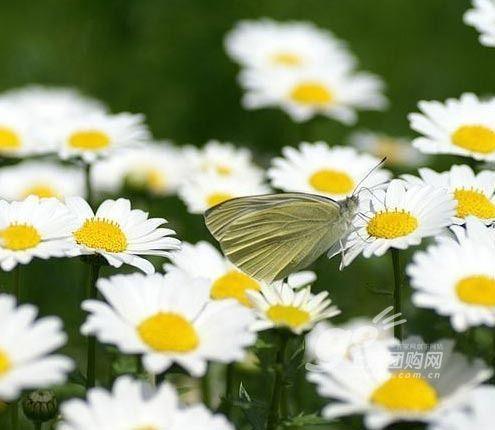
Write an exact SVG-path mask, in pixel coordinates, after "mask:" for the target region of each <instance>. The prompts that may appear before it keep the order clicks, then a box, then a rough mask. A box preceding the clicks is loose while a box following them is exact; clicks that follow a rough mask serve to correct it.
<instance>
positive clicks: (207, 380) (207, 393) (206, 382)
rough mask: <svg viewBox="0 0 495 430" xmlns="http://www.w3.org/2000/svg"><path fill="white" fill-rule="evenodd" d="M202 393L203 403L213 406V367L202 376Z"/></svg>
mask: <svg viewBox="0 0 495 430" xmlns="http://www.w3.org/2000/svg"><path fill="white" fill-rule="evenodd" d="M201 394H202V397H203V403H204V404H205V406H206V407H207V408H210V407H211V369H207V370H206V373H205V374H204V376H203V377H202V378H201Z"/></svg>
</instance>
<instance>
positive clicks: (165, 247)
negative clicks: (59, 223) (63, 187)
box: [66, 197, 180, 273]
mask: <svg viewBox="0 0 495 430" xmlns="http://www.w3.org/2000/svg"><path fill="white" fill-rule="evenodd" d="M66 204H67V206H68V207H69V209H70V210H71V212H72V213H73V215H74V216H75V218H76V222H75V227H74V228H73V229H72V231H71V233H72V240H73V243H74V249H73V250H72V251H71V254H72V255H73V256H75V255H91V254H100V255H101V256H103V257H104V258H105V259H106V260H107V261H108V264H110V265H111V266H114V267H120V266H122V264H124V263H125V264H130V265H131V266H134V267H137V268H138V269H140V270H142V271H143V272H145V273H153V272H154V271H155V268H154V267H153V265H152V264H151V263H150V262H149V261H148V260H146V259H144V258H143V257H140V255H159V256H162V257H167V256H168V255H169V251H170V250H173V249H178V248H179V245H180V241H179V240H178V239H176V238H174V237H170V236H171V235H173V234H175V231H174V230H172V229H169V228H163V227H160V226H161V225H163V224H165V223H166V222H167V220H166V219H164V218H148V213H147V212H143V211H142V210H140V209H131V202H130V201H129V200H127V199H118V200H105V201H104V202H103V203H102V204H101V205H100V207H99V208H98V209H97V210H96V213H95V212H93V210H92V209H91V207H90V206H89V204H88V203H87V202H86V201H85V200H84V199H83V198H81V197H71V198H68V199H67V200H66Z"/></svg>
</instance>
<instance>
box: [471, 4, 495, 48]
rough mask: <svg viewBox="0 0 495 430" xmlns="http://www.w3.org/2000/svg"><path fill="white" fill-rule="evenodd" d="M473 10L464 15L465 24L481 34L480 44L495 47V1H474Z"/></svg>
mask: <svg viewBox="0 0 495 430" xmlns="http://www.w3.org/2000/svg"><path fill="white" fill-rule="evenodd" d="M472 4H473V9H469V10H468V11H467V12H466V13H465V14H464V22H465V23H466V24H468V25H472V26H473V27H474V28H476V30H478V31H479V32H480V33H481V34H480V43H481V44H482V45H485V46H495V1H494V0H472Z"/></svg>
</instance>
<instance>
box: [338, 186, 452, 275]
mask: <svg viewBox="0 0 495 430" xmlns="http://www.w3.org/2000/svg"><path fill="white" fill-rule="evenodd" d="M455 209H456V201H455V200H454V198H453V197H452V195H451V194H450V193H448V192H446V191H445V190H443V189H440V188H434V187H431V186H412V187H410V188H408V189H406V187H405V185H404V184H403V183H402V181H401V180H397V179H396V180H393V181H391V182H390V184H389V186H388V188H387V189H386V190H376V191H374V193H373V196H372V197H371V199H370V200H365V199H362V200H361V208H360V214H359V215H358V216H357V217H356V218H355V219H354V223H353V224H354V231H353V232H351V234H350V235H349V237H348V239H347V242H346V249H347V250H346V252H345V255H344V259H343V265H344V266H347V265H348V264H350V263H351V262H352V261H353V259H354V258H355V257H356V256H357V255H358V254H359V253H361V252H362V253H363V255H364V257H366V258H369V257H371V256H372V255H376V256H381V255H383V254H385V252H386V251H387V250H388V249H389V248H396V249H406V248H408V247H410V246H414V245H419V243H420V242H421V240H422V239H423V238H425V237H429V236H435V235H437V234H439V233H440V232H442V230H443V229H444V228H445V227H448V226H449V225H451V224H452V222H453V218H454V215H455Z"/></svg>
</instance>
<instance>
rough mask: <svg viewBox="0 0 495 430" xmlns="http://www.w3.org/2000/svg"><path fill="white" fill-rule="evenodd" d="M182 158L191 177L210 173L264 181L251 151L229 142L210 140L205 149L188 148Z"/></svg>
mask: <svg viewBox="0 0 495 430" xmlns="http://www.w3.org/2000/svg"><path fill="white" fill-rule="evenodd" d="M182 156H183V157H184V160H185V163H184V164H185V165H187V166H188V169H189V176H190V177H193V176H194V175H195V174H196V173H197V172H209V173H212V174H216V175H219V176H222V177H237V178H240V179H245V178H246V177H250V178H253V179H255V180H258V181H259V182H261V181H262V179H263V171H262V170H261V169H260V168H259V167H258V166H256V165H255V164H254V162H253V157H252V154H251V151H249V150H248V149H247V148H237V147H235V146H234V145H233V144H231V143H228V142H219V141H217V140H210V141H208V142H207V143H206V145H205V146H204V147H203V148H195V147H192V146H188V147H186V148H185V149H184V151H183V154H182Z"/></svg>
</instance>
